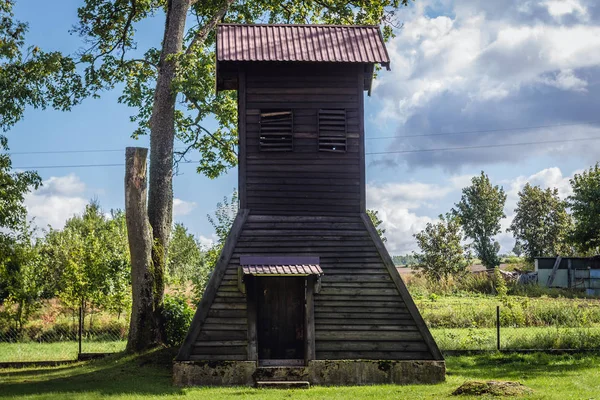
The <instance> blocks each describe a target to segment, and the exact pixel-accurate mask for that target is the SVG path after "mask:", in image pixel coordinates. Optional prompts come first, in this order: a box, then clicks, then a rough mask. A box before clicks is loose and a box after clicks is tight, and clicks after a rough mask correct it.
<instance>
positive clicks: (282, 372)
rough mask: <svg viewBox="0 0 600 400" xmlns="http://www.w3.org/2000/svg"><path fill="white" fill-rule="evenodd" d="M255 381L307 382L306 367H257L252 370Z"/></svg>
mask: <svg viewBox="0 0 600 400" xmlns="http://www.w3.org/2000/svg"><path fill="white" fill-rule="evenodd" d="M254 381H255V382H267V381H270V382H284V381H285V382H305V381H306V382H308V381H309V374H308V368H306V367H258V368H256V371H254Z"/></svg>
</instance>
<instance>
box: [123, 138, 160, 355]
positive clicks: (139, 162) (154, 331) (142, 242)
mask: <svg viewBox="0 0 600 400" xmlns="http://www.w3.org/2000/svg"><path fill="white" fill-rule="evenodd" d="M147 155H148V149H146V148H141V147H128V148H127V149H126V151H125V219H126V221H127V237H128V239H129V253H130V255H131V289H132V298H133V302H132V306H131V321H130V324H129V335H128V338H127V351H140V350H143V349H145V348H148V347H151V346H152V345H154V344H156V342H157V341H158V340H159V338H160V333H159V331H158V327H157V321H156V318H155V315H154V274H153V263H152V232H151V228H150V223H149V221H148V213H147V197H148V193H147V190H148V177H147V173H146V169H147V168H146V157H147Z"/></svg>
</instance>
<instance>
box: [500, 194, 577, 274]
mask: <svg viewBox="0 0 600 400" xmlns="http://www.w3.org/2000/svg"><path fill="white" fill-rule="evenodd" d="M570 229H571V217H570V216H569V214H567V208H566V203H565V202H564V201H562V200H561V199H560V198H559V197H558V189H556V188H555V189H550V188H548V189H546V190H543V189H541V188H540V187H539V186H531V185H530V184H529V183H527V184H526V185H525V186H524V187H523V189H522V190H521V191H520V192H519V202H518V203H517V208H516V209H515V217H514V219H513V221H512V223H511V225H510V228H509V229H508V231H510V232H512V233H513V235H514V237H515V238H516V239H517V243H518V244H519V245H520V246H521V245H522V249H523V253H524V254H525V257H526V258H527V260H528V261H529V262H532V261H533V259H534V258H535V257H545V256H546V257H547V256H555V255H563V256H564V255H569V254H570V253H571V250H570V248H569V244H568V240H567V239H568V235H569V231H570ZM515 246H516V245H515ZM513 251H514V250H513ZM517 251H520V249H517Z"/></svg>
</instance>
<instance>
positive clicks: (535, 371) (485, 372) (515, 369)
mask: <svg viewBox="0 0 600 400" xmlns="http://www.w3.org/2000/svg"><path fill="white" fill-rule="evenodd" d="M599 360H600V355H598V354H589V353H588V354H585V353H581V354H573V355H567V354H564V355H556V354H545V353H533V354H497V353H493V354H486V355H477V356H465V357H449V358H448V359H447V360H446V368H447V371H448V372H447V373H448V375H463V376H469V377H473V378H476V379H497V378H502V379H528V378H536V377H538V376H539V377H545V378H549V377H552V376H556V377H564V374H565V373H566V372H570V371H573V372H575V371H581V370H586V369H592V368H597V365H598V361H599Z"/></svg>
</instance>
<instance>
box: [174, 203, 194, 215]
mask: <svg viewBox="0 0 600 400" xmlns="http://www.w3.org/2000/svg"><path fill="white" fill-rule="evenodd" d="M194 208H196V203H195V202H193V201H185V200H181V199H173V215H174V216H176V217H180V216H184V215H188V214H189V213H191V212H192V210H194Z"/></svg>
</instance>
